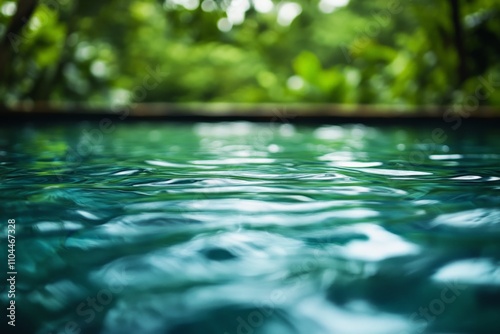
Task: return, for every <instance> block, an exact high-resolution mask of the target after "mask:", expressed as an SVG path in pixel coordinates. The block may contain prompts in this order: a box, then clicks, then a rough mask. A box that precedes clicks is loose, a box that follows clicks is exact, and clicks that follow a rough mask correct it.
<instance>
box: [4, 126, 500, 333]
mask: <svg viewBox="0 0 500 334" xmlns="http://www.w3.org/2000/svg"><path fill="white" fill-rule="evenodd" d="M101 125H102V124H101ZM0 131H1V135H0V177H1V184H0V197H1V199H0V217H1V219H2V222H1V224H2V225H1V229H0V237H1V243H0V245H1V247H2V249H1V250H0V254H2V259H3V260H2V261H4V263H5V264H2V268H6V267H7V251H8V248H7V242H6V241H7V234H8V228H7V221H8V220H9V219H14V220H15V228H16V230H15V231H16V232H15V233H16V234H15V237H16V243H15V254H16V257H15V270H16V272H17V276H16V285H15V289H16V293H15V305H16V329H17V330H18V332H19V333H21V332H22V330H24V332H25V333H113V334H114V333H117V334H118V333H120V334H121V333H169V334H170V333H171V334H190V333H209V334H211V333H217V334H236V333H237V334H275V333H276V334H287V333H307V334H315V333H480V332H482V333H493V332H494V330H493V329H494V328H497V329H498V328H499V326H500V317H499V315H500V269H499V263H500V205H499V204H500V196H498V195H499V192H500V167H499V166H500V132H498V131H497V130H496V129H495V128H493V127H491V128H484V129H479V128H477V127H475V128H467V127H466V126H465V125H463V126H462V127H461V128H460V129H458V130H456V131H455V130H454V129H453V128H451V127H450V126H449V124H446V123H443V124H438V125H437V126H431V125H429V126H424V127H403V126H398V127H395V126H392V127H389V126H364V125H356V124H352V125H342V126H332V125H321V126H297V125H291V124H278V123H277V122H274V123H263V124H252V123H245V122H235V123H215V124H210V123H198V124H185V123H179V124H173V123H128V124H125V123H123V124H114V125H112V126H111V127H103V126H99V124H96V123H75V124H60V125H45V126H41V125H22V126H21V125H17V126H11V127H7V126H4V127H2V128H1V129H0ZM6 273H7V270H2V273H1V275H2V276H0V277H5V275H6ZM5 281H6V280H5V278H4V279H2V282H5ZM2 284H3V285H2V286H1V289H2V291H1V297H0V299H1V300H2V305H7V303H8V302H9V301H10V300H11V299H12V298H9V297H8V290H9V287H8V286H5V283H2ZM3 309H4V313H5V312H6V311H5V307H3ZM7 321H8V318H7V320H6V317H5V316H4V315H3V316H2V325H1V328H5V327H8V326H7Z"/></svg>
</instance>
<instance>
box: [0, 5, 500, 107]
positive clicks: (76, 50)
mask: <svg viewBox="0 0 500 334" xmlns="http://www.w3.org/2000/svg"><path fill="white" fill-rule="evenodd" d="M0 43H1V48H0V101H1V102H3V103H5V104H7V105H11V104H15V103H18V102H19V101H51V102H65V101H77V102H86V103H90V104H96V105H111V104H113V103H117V102H125V101H128V102H193V101H203V102H247V103H259V102H287V103H293V102H325V103H345V104H388V105H428V104H439V105H443V104H454V103H464V102H463V101H466V99H467V97H469V96H476V97H478V98H477V100H478V101H479V103H480V104H483V105H496V106H498V105H500V57H499V55H500V3H499V2H498V1H496V0H477V1H472V0H443V1H432V0H390V1H362V0H350V1H349V0H287V1H276V0H232V1H231V0H162V1H159V0H108V1H102V0H100V1H97V0H86V1H77V0H40V1H36V0H19V1H12V0H0ZM478 88H479V90H478ZM478 94H479V96H478Z"/></svg>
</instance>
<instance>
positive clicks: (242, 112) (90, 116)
mask: <svg viewBox="0 0 500 334" xmlns="http://www.w3.org/2000/svg"><path fill="white" fill-rule="evenodd" d="M0 119H1V122H0V124H7V123H20V122H21V123H25V122H36V123H58V122H75V121H97V122H99V121H102V120H105V119H109V120H111V121H112V122H136V121H162V122H225V121H228V122H229V121H250V122H271V123H292V124H302V123H327V124H337V123H338V124H345V123H366V124H394V125H396V124H405V125H412V124H420V125H426V124H438V123H444V124H452V125H453V124H455V123H457V122H459V121H462V122H464V123H468V124H481V125H498V124H500V108H494V107H483V106H480V107H477V108H475V109H473V110H470V111H467V110H466V109H464V108H461V109H459V108H457V107H450V106H419V107H408V106H380V105H338V104H310V103H309V104H243V103H240V104H238V103H185V104H170V103H143V104H134V105H131V106H121V107H117V108H113V109H111V108H109V107H91V106H89V105H83V104H76V103H75V104H65V105H58V106H55V105H52V104H46V103H35V104H27V103H24V104H20V105H17V106H15V107H9V108H7V107H1V106H0Z"/></svg>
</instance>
